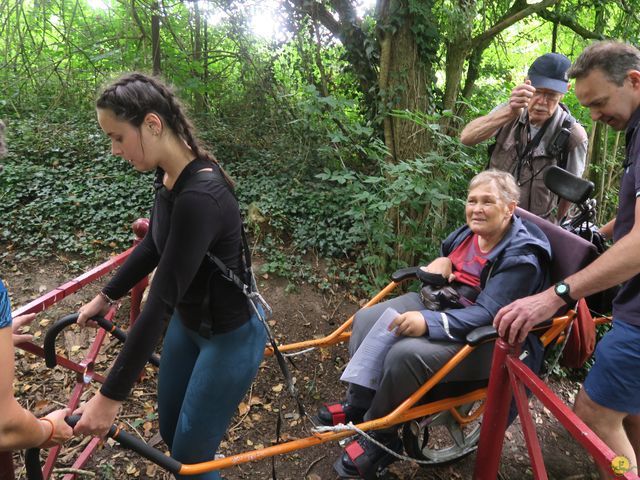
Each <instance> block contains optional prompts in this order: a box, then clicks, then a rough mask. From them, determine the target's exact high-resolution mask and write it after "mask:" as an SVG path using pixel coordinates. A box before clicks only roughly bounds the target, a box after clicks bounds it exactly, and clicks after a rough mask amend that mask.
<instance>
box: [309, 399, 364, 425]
mask: <svg viewBox="0 0 640 480" xmlns="http://www.w3.org/2000/svg"><path fill="white" fill-rule="evenodd" d="M366 411H367V410H366V409H365V408H359V407H354V406H353V405H351V404H350V403H349V402H346V401H345V402H341V403H325V404H324V405H323V406H322V407H320V408H319V409H318V413H317V414H316V418H317V419H318V422H319V423H321V424H322V425H326V426H329V427H330V426H333V425H338V424H339V423H344V424H347V423H349V422H353V423H360V422H362V420H363V419H364V414H365V412H366Z"/></svg>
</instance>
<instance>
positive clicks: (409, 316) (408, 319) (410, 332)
mask: <svg viewBox="0 0 640 480" xmlns="http://www.w3.org/2000/svg"><path fill="white" fill-rule="evenodd" d="M394 329H395V334H396V335H398V336H400V335H403V336H405V337H421V336H423V335H424V334H425V333H427V322H425V320H424V317H423V316H422V314H421V313H420V312H406V313H403V314H400V315H398V316H397V317H396V318H395V319H394V320H393V322H391V324H390V325H389V331H393V330H394Z"/></svg>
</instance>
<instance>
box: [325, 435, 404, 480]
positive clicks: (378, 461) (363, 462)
mask: <svg viewBox="0 0 640 480" xmlns="http://www.w3.org/2000/svg"><path fill="white" fill-rule="evenodd" d="M371 436H372V437H373V438H375V439H376V440H377V441H378V442H380V443H382V444H383V445H385V446H386V447H387V448H389V449H390V450H392V451H394V452H396V453H401V452H402V441H401V440H400V438H398V436H397V435H395V434H388V433H387V434H382V433H380V432H373V433H372V434H371ZM396 460H397V457H395V456H394V455H392V454H391V453H389V452H387V451H386V450H383V449H382V448H380V447H379V446H378V445H376V444H375V443H373V442H371V441H370V440H369V439H368V438H365V437H362V436H359V437H358V439H357V440H354V441H353V442H351V443H350V444H349V445H347V446H346V447H345V448H344V451H343V453H342V457H341V458H340V459H338V460H337V461H336V462H335V464H334V468H335V469H336V471H337V472H338V474H339V475H340V477H341V478H363V479H365V480H375V479H376V478H377V477H378V473H379V472H380V471H381V470H383V469H384V468H386V467H387V466H389V465H391V463H393V462H394V461H396Z"/></svg>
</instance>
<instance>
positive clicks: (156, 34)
mask: <svg viewBox="0 0 640 480" xmlns="http://www.w3.org/2000/svg"><path fill="white" fill-rule="evenodd" d="M151 8H152V11H153V13H152V15H151V52H152V54H151V55H152V58H153V74H154V75H160V73H161V72H162V70H161V68H160V14H159V6H158V2H154V3H153V6H152V7H151Z"/></svg>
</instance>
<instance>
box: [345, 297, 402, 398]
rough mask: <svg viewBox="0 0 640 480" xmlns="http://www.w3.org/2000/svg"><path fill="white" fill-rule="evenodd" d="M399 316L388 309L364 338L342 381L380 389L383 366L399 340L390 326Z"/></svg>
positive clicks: (391, 309)
mask: <svg viewBox="0 0 640 480" xmlns="http://www.w3.org/2000/svg"><path fill="white" fill-rule="evenodd" d="M398 315H399V313H398V312H396V311H395V310H394V309H393V308H387V309H386V310H385V311H384V313H383V314H382V315H381V316H380V318H379V319H378V320H377V321H376V323H375V324H374V326H373V328H372V329H371V330H370V331H369V333H368V334H367V336H366V337H365V338H364V340H363V341H362V343H361V344H360V346H359V347H358V350H356V353H355V354H354V355H353V357H351V360H350V361H349V363H348V364H347V367H346V368H345V369H344V372H342V376H341V377H340V380H342V381H343V382H349V383H355V384H356V385H362V386H363V387H367V388H371V389H373V390H377V389H378V385H379V384H380V381H381V380H382V365H383V364H384V358H385V357H386V356H387V352H388V351H389V349H390V348H391V346H392V345H393V344H394V343H395V342H397V341H398V340H399V338H400V337H398V336H396V334H395V333H394V332H390V331H389V325H390V324H391V322H392V321H393V320H394V319H395V318H396V317H397V316H398Z"/></svg>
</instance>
